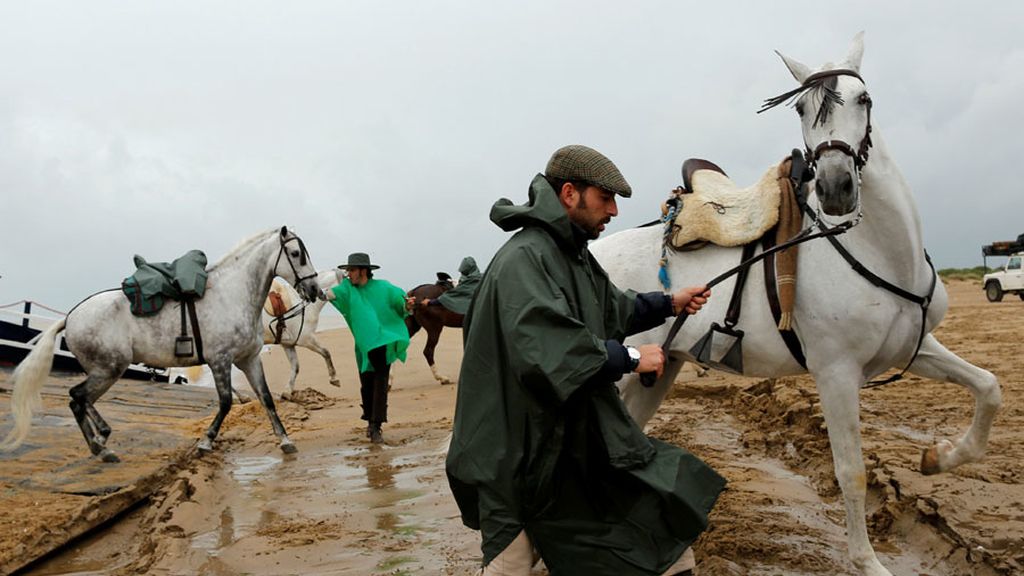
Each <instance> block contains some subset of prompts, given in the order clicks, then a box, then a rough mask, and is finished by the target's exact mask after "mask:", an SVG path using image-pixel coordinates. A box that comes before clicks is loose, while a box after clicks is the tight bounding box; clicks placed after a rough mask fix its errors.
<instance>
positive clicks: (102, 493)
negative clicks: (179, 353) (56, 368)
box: [0, 372, 217, 574]
mask: <svg viewBox="0 0 1024 576" xmlns="http://www.w3.org/2000/svg"><path fill="white" fill-rule="evenodd" d="M9 377H10V373H9V372H0V437H3V436H5V435H6V434H7V432H8V431H9V430H10V429H11V427H12V426H13V417H12V415H11V411H10V395H11V394H10V385H9V383H8V379H9ZM81 379H82V377H81V375H64V376H60V375H57V376H51V377H50V378H49V379H48V380H47V382H46V384H45V385H44V387H43V401H44V406H43V408H42V409H41V410H39V411H38V413H36V414H35V415H34V418H33V423H32V429H31V431H30V432H29V436H28V438H27V439H26V441H25V443H24V444H23V445H22V446H20V447H19V448H18V449H17V450H15V451H13V452H7V453H5V452H0V497H2V499H3V505H0V529H3V530H8V531H11V530H17V532H18V533H20V534H22V537H21V538H20V540H19V541H18V544H17V545H15V546H11V547H8V549H2V548H4V547H0V574H8V573H10V572H13V571H15V570H19V569H21V568H23V567H25V566H27V565H29V564H31V563H32V562H34V561H35V560H37V559H39V558H41V557H43V556H45V555H47V554H49V553H50V552H53V551H54V550H57V549H58V548H60V547H61V546H63V545H64V544H66V543H67V542H69V541H70V540H72V539H74V538H78V537H80V536H82V535H84V534H87V533H88V532H90V531H91V530H93V529H95V528H96V527H97V526H100V525H102V524H104V523H106V522H108V521H109V520H111V519H113V518H115V517H117V516H118V515H120V514H121V513H123V512H124V511H126V510H128V509H129V508H131V507H132V506H134V505H135V504H136V503H138V502H140V501H142V500H144V499H145V498H147V497H149V495H151V494H152V493H153V492H154V491H156V490H158V489H159V488H160V487H162V486H163V485H164V484H165V483H166V482H167V481H168V480H169V479H170V478H171V477H172V476H173V473H174V471H175V470H177V469H178V468H179V467H180V466H182V465H184V464H185V463H187V462H188V460H189V459H191V458H192V457H193V456H194V453H195V450H194V446H195V442H196V440H197V437H196V435H195V432H194V431H193V429H194V427H192V426H190V423H192V422H195V421H196V420H199V419H202V418H205V417H208V416H209V415H210V414H211V413H212V412H213V411H214V410H215V409H216V406H217V399H216V393H215V392H214V391H213V390H212V389H209V388H197V387H194V386H182V385H175V384H166V383H155V382H140V381H136V380H120V381H118V382H117V383H115V384H114V386H113V387H112V388H111V390H110V391H109V392H108V394H107V396H104V397H103V398H101V399H100V401H99V402H97V404H96V407H97V410H99V412H100V413H101V414H102V415H103V417H104V419H106V420H107V422H108V423H109V424H110V427H111V429H112V434H111V437H110V440H109V442H110V446H111V448H112V449H113V450H114V451H115V452H117V454H118V455H119V456H120V457H121V460H122V461H121V462H120V463H117V464H107V463H104V462H101V461H99V460H97V459H96V458H94V457H92V456H91V454H90V453H89V449H88V447H87V446H86V444H85V440H84V439H83V438H82V434H81V432H80V431H79V428H78V424H77V423H76V422H75V419H74V416H73V415H72V413H71V410H70V409H69V408H68V405H67V402H68V390H69V389H70V388H71V387H72V386H74V385H76V384H78V383H79V382H80V381H81Z"/></svg>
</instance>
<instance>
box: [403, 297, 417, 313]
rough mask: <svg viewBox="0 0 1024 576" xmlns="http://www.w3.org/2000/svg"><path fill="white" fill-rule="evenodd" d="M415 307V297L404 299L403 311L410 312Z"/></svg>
mask: <svg viewBox="0 0 1024 576" xmlns="http://www.w3.org/2000/svg"><path fill="white" fill-rule="evenodd" d="M415 307H416V297H415V296H409V297H408V298H406V299H405V309H406V310H408V311H410V312H412V309H413V308H415Z"/></svg>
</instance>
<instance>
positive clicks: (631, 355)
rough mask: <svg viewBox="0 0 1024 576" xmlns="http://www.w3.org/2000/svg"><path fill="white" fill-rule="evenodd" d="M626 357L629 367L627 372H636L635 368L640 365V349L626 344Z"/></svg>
mask: <svg viewBox="0 0 1024 576" xmlns="http://www.w3.org/2000/svg"><path fill="white" fill-rule="evenodd" d="M626 359H627V362H628V364H627V365H626V366H627V368H629V370H628V372H636V369H637V368H638V367H639V366H640V351H639V350H637V349H636V348H633V347H632V346H626Z"/></svg>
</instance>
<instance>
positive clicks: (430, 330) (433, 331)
mask: <svg viewBox="0 0 1024 576" xmlns="http://www.w3.org/2000/svg"><path fill="white" fill-rule="evenodd" d="M424 329H425V330H426V331H427V345H426V346H424V347H423V356H424V357H425V358H426V359H427V364H429V365H430V371H431V373H433V374H434V380H437V381H438V382H440V383H441V384H451V383H452V381H451V380H450V379H449V378H448V377H446V376H444V375H443V374H441V373H440V372H438V371H437V366H435V365H434V348H437V343H438V342H439V341H440V340H441V329H442V328H441V326H440V323H438V324H436V325H435V324H431V325H430V326H424Z"/></svg>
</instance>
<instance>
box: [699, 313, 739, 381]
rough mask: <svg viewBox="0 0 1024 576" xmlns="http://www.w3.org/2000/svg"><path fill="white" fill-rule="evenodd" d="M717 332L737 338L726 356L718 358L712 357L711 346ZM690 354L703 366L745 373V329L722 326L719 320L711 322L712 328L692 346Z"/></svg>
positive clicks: (734, 372)
mask: <svg viewBox="0 0 1024 576" xmlns="http://www.w3.org/2000/svg"><path fill="white" fill-rule="evenodd" d="M715 332H718V333H719V334H722V335H724V336H730V337H732V338H734V339H735V342H733V343H732V346H730V347H729V350H728V351H727V352H726V353H725V355H724V356H722V357H721V358H719V359H718V360H712V359H711V348H712V343H713V340H714V336H715ZM690 356H692V357H693V358H694V360H696V362H697V363H698V364H700V365H701V366H707V367H711V368H715V369H718V370H724V371H725V372H731V373H733V374H739V375H742V374H743V330H740V329H739V328H733V327H731V326H728V325H726V326H722V325H720V324H719V323H718V322H712V323H711V329H710V330H708V333H707V334H705V335H704V336H703V337H701V339H700V340H698V341H697V343H696V344H694V345H693V348H690Z"/></svg>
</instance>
